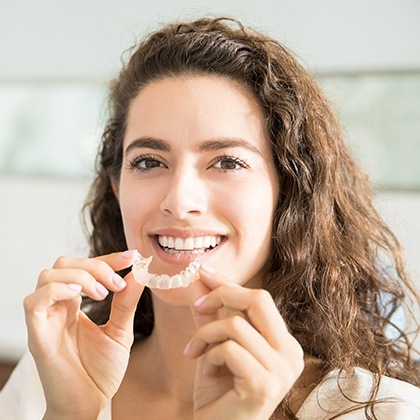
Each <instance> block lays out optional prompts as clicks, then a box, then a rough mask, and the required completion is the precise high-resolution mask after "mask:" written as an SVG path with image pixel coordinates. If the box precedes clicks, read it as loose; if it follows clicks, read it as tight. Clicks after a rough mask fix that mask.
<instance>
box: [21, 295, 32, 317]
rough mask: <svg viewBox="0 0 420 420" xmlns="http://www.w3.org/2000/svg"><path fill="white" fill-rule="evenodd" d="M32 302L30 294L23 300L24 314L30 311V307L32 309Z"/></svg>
mask: <svg viewBox="0 0 420 420" xmlns="http://www.w3.org/2000/svg"><path fill="white" fill-rule="evenodd" d="M32 302H33V296H32V294H30V295H28V296H26V297H25V299H23V308H24V310H25V312H26V313H28V312H30V311H31V310H32V307H33V304H32Z"/></svg>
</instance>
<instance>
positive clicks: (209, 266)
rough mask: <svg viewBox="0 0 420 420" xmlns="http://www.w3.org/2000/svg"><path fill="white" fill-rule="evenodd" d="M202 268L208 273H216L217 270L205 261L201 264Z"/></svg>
mask: <svg viewBox="0 0 420 420" xmlns="http://www.w3.org/2000/svg"><path fill="white" fill-rule="evenodd" d="M200 268H201V269H202V270H203V271H204V272H205V273H207V274H214V273H215V272H216V270H215V269H214V268H213V267H212V266H211V265H210V264H207V263H203V264H201V265H200Z"/></svg>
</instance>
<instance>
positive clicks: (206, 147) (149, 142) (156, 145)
mask: <svg viewBox="0 0 420 420" xmlns="http://www.w3.org/2000/svg"><path fill="white" fill-rule="evenodd" d="M235 147H240V148H243V149H247V150H249V151H251V152H253V153H256V154H257V155H259V156H261V157H263V155H262V153H261V152H260V150H259V149H258V148H257V147H255V146H254V145H253V144H251V143H250V142H248V141H246V140H245V139H242V138H218V139H210V140H206V141H204V142H202V143H200V144H199V145H198V148H197V150H198V151H199V152H209V151H215V150H221V149H229V148H235ZM136 148H147V149H153V150H160V151H163V152H170V151H171V146H170V145H169V143H168V142H166V141H165V140H162V139H158V138H154V137H141V138H139V139H136V140H134V141H132V142H131V143H130V144H129V145H128V146H127V148H126V149H125V154H127V153H128V152H130V151H131V150H132V149H136Z"/></svg>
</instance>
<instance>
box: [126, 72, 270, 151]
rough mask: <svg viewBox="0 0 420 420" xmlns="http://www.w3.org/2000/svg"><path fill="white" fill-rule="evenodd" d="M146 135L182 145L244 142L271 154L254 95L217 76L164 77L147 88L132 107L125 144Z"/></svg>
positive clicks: (133, 102) (243, 87)
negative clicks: (220, 140)
mask: <svg viewBox="0 0 420 420" xmlns="http://www.w3.org/2000/svg"><path fill="white" fill-rule="evenodd" d="M145 136H148V137H155V138H161V139H164V140H166V141H171V142H174V143H180V144H182V145H186V144H187V143H188V142H193V141H196V142H200V141H205V140H208V139H214V138H244V139H246V140H247V141H249V142H252V143H253V144H254V145H255V146H256V147H258V148H259V149H260V150H261V151H263V150H264V149H267V152H268V149H269V147H268V141H267V139H266V135H265V129H264V118H263V114H262V112H261V110H260V107H259V104H258V102H257V100H256V99H255V97H254V96H253V94H252V92H250V90H249V89H248V88H247V87H245V86H243V85H240V84H238V83H235V82H232V81H230V80H228V79H225V78H222V77H216V76H193V77H186V76H183V77H173V78H172V77H171V78H169V77H168V78H165V79H163V80H159V81H153V82H151V83H149V84H148V85H146V86H145V87H144V88H143V89H142V90H141V91H140V93H139V94H138V95H137V97H136V98H135V99H134V100H133V101H132V103H131V105H130V109H129V114H128V119H127V126H126V133H125V139H124V143H125V145H127V144H128V142H131V141H133V140H134V139H136V138H140V137H145Z"/></svg>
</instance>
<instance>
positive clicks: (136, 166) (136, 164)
mask: <svg viewBox="0 0 420 420" xmlns="http://www.w3.org/2000/svg"><path fill="white" fill-rule="evenodd" d="M147 161H154V162H157V163H158V165H157V166H154V167H151V168H141V167H140V164H141V163H143V162H147ZM223 161H228V162H230V163H234V164H235V165H239V166H240V168H237V167H235V168H231V169H223V168H216V169H218V170H219V171H221V172H225V173H226V172H231V171H238V170H241V169H248V168H249V165H248V163H247V162H246V161H245V160H244V159H241V158H238V157H237V156H233V155H227V154H225V155H221V156H218V157H217V158H216V159H214V160H213V162H212V163H211V164H210V165H209V168H211V167H214V166H215V165H216V164H218V163H221V162H223ZM162 165H164V166H165V167H167V166H166V165H165V164H164V163H163V162H162V160H161V158H159V157H157V156H154V155H141V156H137V157H136V158H134V159H132V160H129V161H128V163H127V165H126V167H127V168H128V169H130V170H135V171H138V172H150V171H151V170H152V169H155V168H161V167H162Z"/></svg>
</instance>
